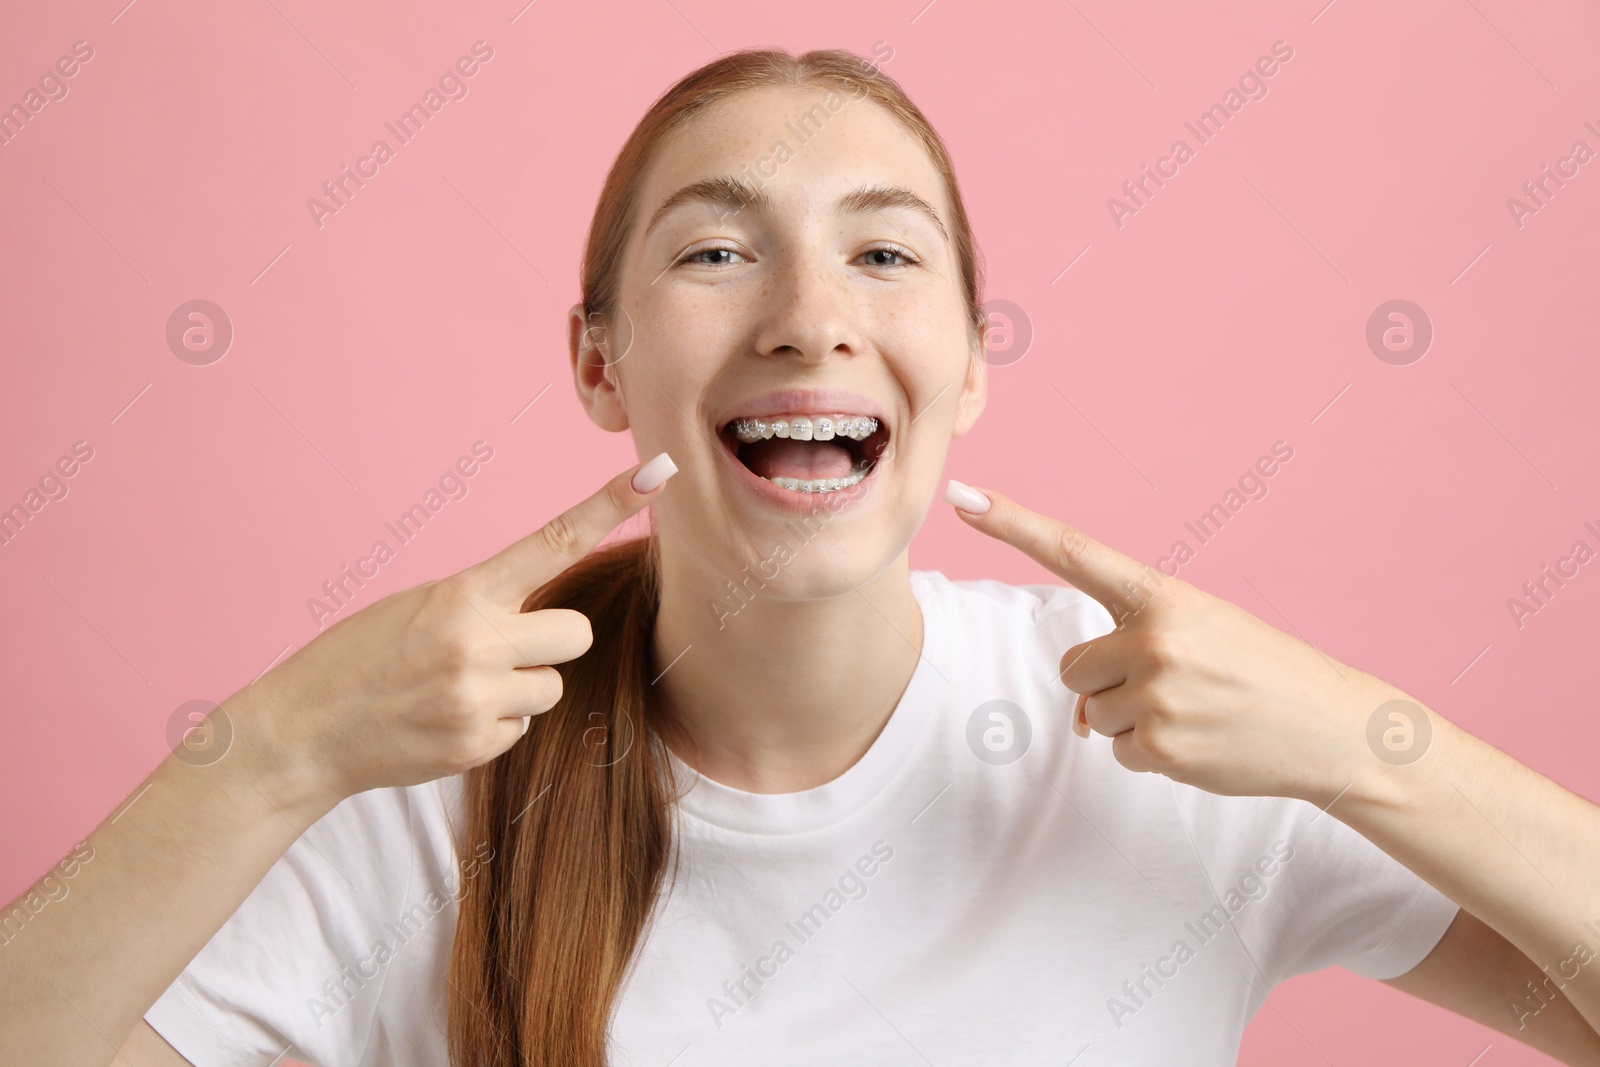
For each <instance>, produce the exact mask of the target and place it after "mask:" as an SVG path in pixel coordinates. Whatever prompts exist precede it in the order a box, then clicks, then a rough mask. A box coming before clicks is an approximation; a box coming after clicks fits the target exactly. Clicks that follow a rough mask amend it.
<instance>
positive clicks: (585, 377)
mask: <svg viewBox="0 0 1600 1067" xmlns="http://www.w3.org/2000/svg"><path fill="white" fill-rule="evenodd" d="M609 332H610V331H609V330H608V329H607V328H606V324H605V322H604V320H603V318H602V317H601V316H600V315H598V314H596V315H588V314H586V313H585V311H584V309H583V304H582V302H579V303H576V304H573V305H572V307H571V308H570V309H569V310H568V311H567V357H568V359H569V360H570V361H571V363H572V381H573V385H574V386H576V388H577V390H578V400H579V401H581V402H582V404H583V410H584V411H586V412H588V414H589V418H590V419H591V420H592V421H593V422H594V424H595V425H596V426H598V427H600V428H601V429H602V430H610V431H612V432H613V433H620V432H621V431H623V430H626V429H627V428H628V411H627V407H626V405H625V404H624V403H623V399H622V387H621V384H620V382H619V380H618V378H617V361H616V359H615V358H613V356H612V354H611V347H612V341H613V340H614V338H611V337H609V336H608V334H609Z"/></svg>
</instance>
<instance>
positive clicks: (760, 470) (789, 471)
mask: <svg viewBox="0 0 1600 1067" xmlns="http://www.w3.org/2000/svg"><path fill="white" fill-rule="evenodd" d="M739 458H740V459H742V460H743V461H744V465H745V466H746V467H749V468H750V469H751V470H753V471H755V472H756V473H757V474H759V475H761V477H763V478H800V479H811V478H843V477H846V476H847V475H849V473H850V466H851V463H852V462H853V460H854V457H853V456H851V454H850V451H849V450H848V449H846V448H845V447H844V446H843V445H836V444H834V443H833V442H832V441H795V440H791V439H790V438H787V437H769V438H767V439H766V440H763V441H753V442H751V443H750V444H748V445H745V446H744V448H743V449H741V450H740V452H739Z"/></svg>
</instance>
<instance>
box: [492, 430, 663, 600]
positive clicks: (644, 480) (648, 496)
mask: <svg viewBox="0 0 1600 1067" xmlns="http://www.w3.org/2000/svg"><path fill="white" fill-rule="evenodd" d="M677 472H678V466H677V464H675V463H673V462H672V457H671V456H669V455H667V454H666V453H665V452H662V453H661V454H660V455H658V456H656V457H655V458H654V459H652V460H650V461H649V462H648V463H643V464H639V465H637V466H634V467H630V468H628V469H627V470H625V471H623V472H622V473H621V474H619V475H617V476H616V477H614V478H612V479H611V480H610V481H609V482H607V483H606V484H605V485H603V486H601V487H600V490H599V491H598V492H596V493H595V494H594V495H593V496H590V497H589V498H588V499H586V500H581V501H579V502H578V503H577V504H574V505H573V506H572V507H570V508H568V509H567V510H566V511H563V512H562V513H561V514H559V515H557V516H556V517H555V518H553V519H551V520H550V521H549V522H547V523H545V524H544V525H543V526H541V527H539V529H537V530H535V531H534V532H533V533H531V534H529V535H528V536H526V537H524V538H522V539H521V540H519V541H514V542H512V543H511V544H509V545H507V546H506V547H505V548H503V549H501V550H500V551H499V552H497V553H495V554H494V555H492V556H490V557H489V558H488V559H486V560H484V561H483V562H481V563H477V564H475V565H473V566H471V567H469V568H467V570H466V571H465V572H464V573H465V574H466V575H468V576H469V577H471V578H473V579H475V580H477V581H479V582H481V583H482V584H483V587H484V589H485V592H486V593H487V595H488V596H489V597H490V598H491V599H492V600H495V601H496V602H498V603H501V604H504V605H506V606H507V607H510V608H513V609H514V608H520V607H521V605H522V603H523V601H525V600H526V599H527V597H528V594H529V593H532V592H533V591H534V590H535V589H538V588H539V587H540V586H542V585H544V584H545V583H547V582H549V581H550V580H551V579H552V578H554V577H555V576H556V575H558V574H560V573H561V572H562V571H564V570H566V569H567V568H568V567H570V566H572V565H573V564H574V563H576V562H578V560H580V559H582V558H583V557H584V556H586V555H588V554H589V551H590V550H591V549H593V548H594V546H595V545H598V544H599V543H600V541H601V539H602V538H604V537H605V536H606V534H608V533H610V532H611V531H612V530H614V529H616V528H617V527H618V526H619V525H621V523H622V521H623V520H624V519H626V518H628V517H629V516H630V515H633V514H634V513H635V512H637V511H639V509H641V508H643V507H644V506H645V505H646V504H648V503H650V502H651V501H652V500H654V499H655V497H656V494H657V491H658V490H659V488H660V487H661V484H662V483H663V482H665V481H666V480H667V479H668V478H670V477H672V476H673V475H674V474H676V473H677ZM641 489H642V490H643V491H642V492H641V491H640V490H641Z"/></svg>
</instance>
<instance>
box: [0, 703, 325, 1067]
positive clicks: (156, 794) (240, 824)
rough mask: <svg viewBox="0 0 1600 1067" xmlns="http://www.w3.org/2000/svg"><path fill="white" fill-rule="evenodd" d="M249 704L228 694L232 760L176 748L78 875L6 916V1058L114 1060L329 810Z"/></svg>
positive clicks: (0, 995) (96, 843) (0, 1022)
mask: <svg viewBox="0 0 1600 1067" xmlns="http://www.w3.org/2000/svg"><path fill="white" fill-rule="evenodd" d="M244 703H245V701H244V700H243V699H242V698H240V697H236V698H234V699H233V700H230V701H229V702H228V703H227V704H225V705H224V710H226V711H229V712H230V713H231V715H230V718H231V721H232V722H233V725H234V730H235V734H234V739H233V744H232V747H231V748H230V749H229V750H228V752H227V754H226V755H225V756H224V757H223V758H222V759H220V760H219V761H217V762H215V763H213V764H210V765H208V766H195V765H192V764H190V763H187V762H184V760H183V759H181V758H179V756H177V755H174V756H169V757H168V758H167V759H166V760H164V761H163V762H162V763H161V765H160V766H158V767H157V768H156V770H155V771H154V772H153V773H152V774H151V775H150V776H149V778H147V779H146V780H145V781H144V782H143V783H141V784H140V786H139V787H138V788H137V789H136V790H134V792H133V794H131V795H130V798H129V799H128V800H126V801H124V802H123V803H122V804H121V805H119V807H118V810H117V811H116V812H114V813H113V814H112V815H111V816H108V818H107V819H106V820H105V821H104V822H102V823H101V824H100V826H99V827H97V828H96V829H95V831H94V832H93V833H92V834H90V836H89V838H88V841H87V846H88V847H87V848H85V849H83V850H82V851H81V853H80V855H86V856H88V857H89V858H88V859H87V861H86V862H80V863H79V864H78V865H77V867H76V869H75V870H74V871H73V874H72V877H71V878H70V880H67V881H65V882H62V881H61V879H60V876H59V875H56V876H55V883H53V884H52V886H51V888H52V889H54V890H55V892H54V893H44V892H40V891H39V890H37V888H36V889H35V890H30V892H40V895H39V896H36V897H34V906H35V907H36V908H37V910H36V911H33V912H30V909H29V908H28V907H27V906H25V905H24V903H23V902H24V901H26V900H27V899H28V896H29V894H28V893H24V894H23V895H22V896H21V897H19V898H18V899H17V900H16V901H13V902H12V903H11V904H10V905H9V906H8V907H7V908H6V911H5V913H4V915H0V920H3V919H4V918H6V917H12V921H11V922H10V923H8V924H7V925H6V926H5V929H4V935H3V936H4V944H3V945H0V1048H3V1049H4V1050H5V1051H6V1056H5V1061H6V1062H8V1063H27V1064H30V1065H33V1064H74V1065H82V1064H107V1063H110V1062H111V1061H112V1059H113V1057H114V1056H115V1053H116V1050H117V1048H118V1047H119V1046H121V1044H122V1043H123V1041H124V1040H125V1039H126V1038H127V1036H128V1034H129V1033H130V1032H131V1031H132V1029H133V1027H134V1026H135V1025H136V1024H137V1023H138V1021H139V1019H140V1018H141V1016H143V1014H144V1012H145V1011H147V1010H148V1009H149V1007H150V1005H151V1004H153V1003H154V1002H155V1000H156V998H157V997H159V996H160V995H161V994H162V992H164V991H165V990H166V988H167V987H168V986H169V985H171V984H172V982H173V980H174V979H175V978H176V977H177V976H178V974H179V973H180V972H181V971H182V970H183V968H184V967H185V966H186V965H187V964H188V963H189V961H190V960H191V959H193V957H194V956H195V954H196V953H198V952H199V950H200V949H201V948H202V947H203V946H204V945H205V943H206V942H207V941H208V940H210V938H211V936H212V935H213V934H215V933H216V931H217V930H218V929H219V928H220V927H221V926H222V924H223V923H224V922H225V921H226V920H227V919H228V917H229V916H230V915H232V914H233V912H234V911H235V910H236V909H237V908H238V906H239V904H240V903H241V902H243V900H244V899H245V897H247V896H248V895H249V894H250V891H251V890H252V889H253V888H254V887H255V886H256V884H257V883H259V882H260V880H261V878H262V876H263V875H264V874H265V873H266V871H267V870H268V869H269V868H270V867H271V866H272V864H273V863H274V862H275V861H276V860H277V859H278V858H279V857H280V856H282V855H283V853H284V852H285V851H286V850H287V849H288V847H289V846H290V845H291V844H292V843H293V842H294V840H295V838H296V837H297V836H298V835H299V833H300V831H301V830H303V829H304V828H305V827H307V826H309V825H310V824H311V823H312V822H314V821H316V819H318V818H320V817H321V816H322V815H323V814H326V812H327V811H328V810H331V806H332V805H331V803H329V801H328V800H326V799H314V798H313V795H312V794H311V793H310V792H309V791H307V790H305V789H303V788H301V786H300V783H299V782H297V781H294V780H292V779H291V777H290V776H289V775H287V774H285V773H284V772H283V771H282V770H281V769H280V768H279V767H278V766H277V765H276V764H275V763H274V762H273V761H272V760H271V759H269V758H268V757H267V755H266V752H267V746H266V745H265V744H263V743H262V740H261V735H260V734H259V733H258V732H257V731H256V729H255V727H256V722H255V721H254V720H252V718H251V717H250V716H249V713H248V710H247V709H246V708H245V707H244ZM89 849H92V850H93V851H92V853H90V852H89ZM48 877H49V876H47V878H48ZM63 885H64V886H65V889H66V891H65V894H64V895H60V893H59V891H60V888H61V886H63ZM52 895H55V896H58V899H54V900H50V902H49V903H48V904H45V905H44V906H42V907H41V906H38V902H39V900H41V899H46V900H48V899H49V898H50V896H52ZM19 908H20V909H21V910H20V911H19V910H18V909H19Z"/></svg>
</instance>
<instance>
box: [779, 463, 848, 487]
mask: <svg viewBox="0 0 1600 1067" xmlns="http://www.w3.org/2000/svg"><path fill="white" fill-rule="evenodd" d="M869 470H871V465H870V464H857V465H856V466H855V467H854V468H853V469H852V470H851V471H850V473H849V474H848V475H847V476H845V477H843V478H768V479H767V480H768V481H769V482H771V483H772V484H773V485H776V486H781V487H782V488H784V489H792V490H794V491H795V492H797V493H836V492H838V491H839V490H840V489H849V488H850V487H851V486H853V485H860V484H861V480H862V479H863V478H865V477H866V476H867V472H868V471H869Z"/></svg>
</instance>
